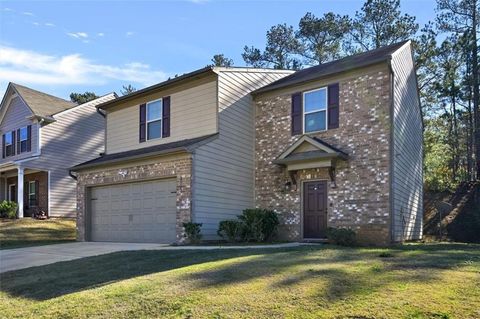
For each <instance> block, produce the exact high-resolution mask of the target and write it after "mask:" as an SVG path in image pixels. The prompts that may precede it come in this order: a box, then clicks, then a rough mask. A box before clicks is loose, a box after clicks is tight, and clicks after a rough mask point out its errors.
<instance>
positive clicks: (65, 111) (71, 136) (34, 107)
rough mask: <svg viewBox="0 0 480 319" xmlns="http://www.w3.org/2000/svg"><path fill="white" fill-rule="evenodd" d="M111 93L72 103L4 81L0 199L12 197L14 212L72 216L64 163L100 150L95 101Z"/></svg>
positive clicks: (71, 189) (100, 121) (71, 186)
mask: <svg viewBox="0 0 480 319" xmlns="http://www.w3.org/2000/svg"><path fill="white" fill-rule="evenodd" d="M114 98H115V94H114V93H111V94H108V95H105V96H103V97H100V98H98V99H96V100H94V101H90V102H88V103H84V104H81V105H76V104H74V103H72V102H70V101H66V100H63V99H60V98H58V97H55V96H52V95H48V94H45V93H42V92H39V91H36V90H33V89H30V88H27V87H24V86H21V85H18V84H14V83H9V85H8V87H7V90H6V92H5V95H4V97H3V100H2V102H1V106H0V131H1V133H0V134H1V136H2V144H1V145H2V157H1V159H0V200H4V199H7V200H11V201H14V202H16V203H17V204H18V215H19V217H24V216H33V215H34V214H36V213H40V212H44V213H46V214H47V215H48V216H50V217H74V216H75V213H76V181H75V180H74V179H73V178H72V176H70V175H69V168H70V167H71V166H72V165H75V164H78V163H81V162H84V161H86V160H89V159H92V158H95V157H98V155H99V154H100V153H101V152H103V150H104V126H105V119H104V118H103V116H102V115H101V114H99V113H98V110H97V108H96V107H95V106H96V105H97V104H99V103H103V102H106V101H108V100H111V99H114Z"/></svg>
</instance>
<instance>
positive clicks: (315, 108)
mask: <svg viewBox="0 0 480 319" xmlns="http://www.w3.org/2000/svg"><path fill="white" fill-rule="evenodd" d="M303 101H304V102H303V114H304V121H303V123H304V128H303V131H304V133H311V132H318V131H325V130H326V129H327V88H326V87H324V88H320V89H317V90H313V91H308V92H305V93H303Z"/></svg>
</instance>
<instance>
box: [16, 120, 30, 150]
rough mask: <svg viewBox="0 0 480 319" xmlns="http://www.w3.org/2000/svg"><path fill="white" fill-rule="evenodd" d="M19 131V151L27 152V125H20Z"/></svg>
mask: <svg viewBox="0 0 480 319" xmlns="http://www.w3.org/2000/svg"><path fill="white" fill-rule="evenodd" d="M19 131H20V133H19V139H18V140H19V143H20V149H19V152H20V153H23V152H27V151H28V147H27V144H28V129H27V127H26V126H25V127H22V128H21V129H20V130H19Z"/></svg>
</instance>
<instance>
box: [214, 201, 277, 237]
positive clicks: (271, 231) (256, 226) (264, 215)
mask: <svg viewBox="0 0 480 319" xmlns="http://www.w3.org/2000/svg"><path fill="white" fill-rule="evenodd" d="M279 224H280V222H279V221H278V216H277V213H275V212H274V211H273V210H267V209H261V208H249V209H245V210H244V211H243V213H242V215H240V216H238V220H224V221H221V222H220V224H219V225H218V226H219V227H218V231H217V234H218V235H219V236H220V237H222V238H224V239H226V240H227V241H229V242H235V241H237V240H241V241H244V242H252V241H253V242H262V241H267V240H271V239H272V238H273V237H274V236H275V234H276V233H277V227H278V225H279Z"/></svg>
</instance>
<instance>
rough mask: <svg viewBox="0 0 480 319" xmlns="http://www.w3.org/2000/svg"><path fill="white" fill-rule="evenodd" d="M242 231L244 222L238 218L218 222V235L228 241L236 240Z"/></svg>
mask: <svg viewBox="0 0 480 319" xmlns="http://www.w3.org/2000/svg"><path fill="white" fill-rule="evenodd" d="M241 233H242V223H241V222H240V221H238V220H222V221H221V222H220V223H219V224H218V231H217V234H218V236H220V237H222V238H223V239H225V240H227V241H228V242H231V243H233V242H236V241H237V240H238V239H239V238H240V235H241Z"/></svg>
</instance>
